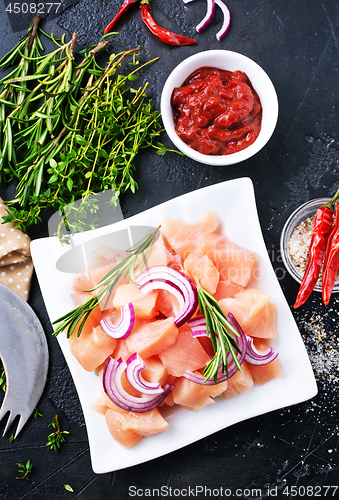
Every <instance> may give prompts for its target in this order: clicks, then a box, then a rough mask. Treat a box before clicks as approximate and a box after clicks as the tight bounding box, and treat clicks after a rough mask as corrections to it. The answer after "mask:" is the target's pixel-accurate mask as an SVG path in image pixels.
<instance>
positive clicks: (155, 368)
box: [141, 356, 168, 387]
mask: <svg viewBox="0 0 339 500" xmlns="http://www.w3.org/2000/svg"><path fill="white" fill-rule="evenodd" d="M145 364H146V368H145V369H144V370H142V372H141V375H142V376H143V377H144V379H145V380H147V382H151V383H152V384H154V383H157V382H158V383H159V384H160V385H161V386H162V387H164V385H166V383H167V380H168V371H167V370H166V368H165V366H164V365H163V364H162V362H161V360H160V358H159V357H158V356H152V357H151V358H147V359H145Z"/></svg>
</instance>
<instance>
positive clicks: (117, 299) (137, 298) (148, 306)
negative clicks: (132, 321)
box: [113, 283, 158, 319]
mask: <svg viewBox="0 0 339 500" xmlns="http://www.w3.org/2000/svg"><path fill="white" fill-rule="evenodd" d="M157 297H158V290H154V291H153V292H150V293H147V294H144V293H143V292H142V291H141V290H140V288H139V287H138V286H137V285H135V284H134V283H129V284H128V285H120V286H118V287H117V288H116V290H115V295H114V299H113V305H114V307H116V308H117V309H121V308H122V307H123V306H125V305H126V304H128V303H129V302H132V304H133V306H134V313H135V316H136V317H137V318H144V319H152V318H153V317H154V316H155V315H156V314H157V308H156V306H155V303H156V300H157Z"/></svg>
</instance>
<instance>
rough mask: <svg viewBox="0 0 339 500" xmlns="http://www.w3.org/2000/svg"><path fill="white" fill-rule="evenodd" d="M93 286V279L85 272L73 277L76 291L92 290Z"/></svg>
mask: <svg viewBox="0 0 339 500" xmlns="http://www.w3.org/2000/svg"><path fill="white" fill-rule="evenodd" d="M92 287H93V283H92V280H91V278H90V277H89V276H88V275H87V274H85V273H80V274H77V275H76V276H75V277H74V279H73V288H74V290H75V291H76V292H84V291H85V290H90V289H91V288H92Z"/></svg>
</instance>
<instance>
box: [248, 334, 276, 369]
mask: <svg viewBox="0 0 339 500" xmlns="http://www.w3.org/2000/svg"><path fill="white" fill-rule="evenodd" d="M246 337H247V348H246V356H245V361H246V362H247V363H249V364H250V365H257V366H260V365H267V364H268V363H271V361H273V360H274V359H275V358H276V357H277V356H278V353H277V351H275V350H274V349H272V347H269V348H268V349H266V351H259V349H256V347H255V346H254V343H253V341H254V339H252V337H248V336H247V335H246Z"/></svg>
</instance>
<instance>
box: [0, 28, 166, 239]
mask: <svg viewBox="0 0 339 500" xmlns="http://www.w3.org/2000/svg"><path fill="white" fill-rule="evenodd" d="M37 22H38V21H37V20H35V21H34V23H33V25H32V26H31V27H30V29H29V31H28V34H27V36H26V37H24V39H23V40H22V41H21V42H20V43H19V44H18V46H17V47H16V48H15V49H13V50H12V51H10V52H9V53H8V54H7V55H6V56H4V57H3V58H2V60H1V61H0V67H8V66H9V65H15V67H14V69H13V70H12V72H11V73H10V74H9V75H7V76H6V77H5V78H3V79H2V80H1V82H0V84H1V85H2V87H1V88H0V141H1V145H2V146H1V148H0V180H1V181H2V182H3V183H8V182H10V181H13V180H14V181H15V182H16V186H17V193H16V196H15V197H14V198H13V199H12V200H7V202H6V203H7V204H8V205H9V207H10V211H8V213H7V215H6V216H5V217H4V222H10V221H14V223H15V225H16V226H18V227H22V228H23V229H26V227H27V226H29V225H31V224H33V223H36V222H37V221H38V220H40V219H41V217H42V215H43V212H44V211H45V210H46V209H47V208H52V209H57V210H61V212H62V211H63V209H64V208H65V207H66V206H67V205H69V204H71V203H73V202H74V201H75V200H83V201H84V202H85V201H86V199H87V198H89V197H90V196H91V195H93V194H95V193H98V192H102V191H106V190H107V189H111V190H112V191H113V192H114V193H115V197H114V198H112V200H111V202H112V203H113V204H114V203H116V202H117V200H118V198H119V196H120V194H121V193H123V192H125V191H127V190H131V191H132V192H135V190H136V189H137V188H138V185H137V182H136V180H135V163H134V162H135V158H136V156H137V154H138V153H139V151H140V150H141V149H143V148H146V147H149V146H153V147H154V148H156V149H157V152H158V154H160V155H162V154H164V152H165V151H167V148H166V147H165V146H163V145H162V144H161V143H159V142H158V138H159V135H160V132H161V130H162V129H161V125H160V123H159V117H160V112H159V111H155V110H154V109H153V105H152V101H151V100H150V99H149V98H147V96H146V89H147V86H148V82H146V83H145V84H143V85H142V86H140V87H136V88H132V87H131V82H134V81H135V80H136V79H137V72H138V71H139V70H140V69H142V68H144V67H145V66H146V65H147V64H150V63H153V62H154V61H156V60H157V59H158V58H155V59H153V60H152V61H148V62H146V63H144V64H139V61H138V56H139V53H138V50H139V49H137V48H134V49H131V50H126V51H123V52H121V53H118V54H111V56H110V57H109V61H108V63H107V64H106V66H105V67H101V66H100V65H99V64H98V63H97V61H96V54H97V53H98V52H100V51H101V50H102V49H104V48H106V47H107V45H108V43H109V42H108V41H100V42H99V43H98V44H97V45H95V46H92V47H90V48H89V49H88V50H86V51H82V52H81V53H78V54H77V53H76V52H75V44H76V40H77V36H76V34H73V37H72V39H71V40H70V41H69V42H65V37H62V39H61V40H60V41H57V40H55V38H54V37H53V36H52V35H50V36H49V35H47V36H49V37H50V38H51V40H52V41H53V42H54V44H55V49H53V50H52V51H51V52H50V53H48V54H43V55H41V53H42V51H43V46H42V44H41V41H40V38H39V33H43V34H44V35H46V34H45V33H44V32H42V30H40V31H39V29H38V25H37ZM79 54H80V55H81V57H82V59H81V60H80V62H78V61H79ZM126 58H128V59H129V58H131V61H130V62H129V64H130V65H132V66H133V69H132V70H128V71H124V72H123V71H122V69H121V68H122V64H123V63H124V62H125V59H126ZM124 73H126V74H124ZM19 96H20V97H19ZM73 230H74V232H75V231H79V230H82V227H81V221H79V225H78V226H77V227H75V228H73Z"/></svg>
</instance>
